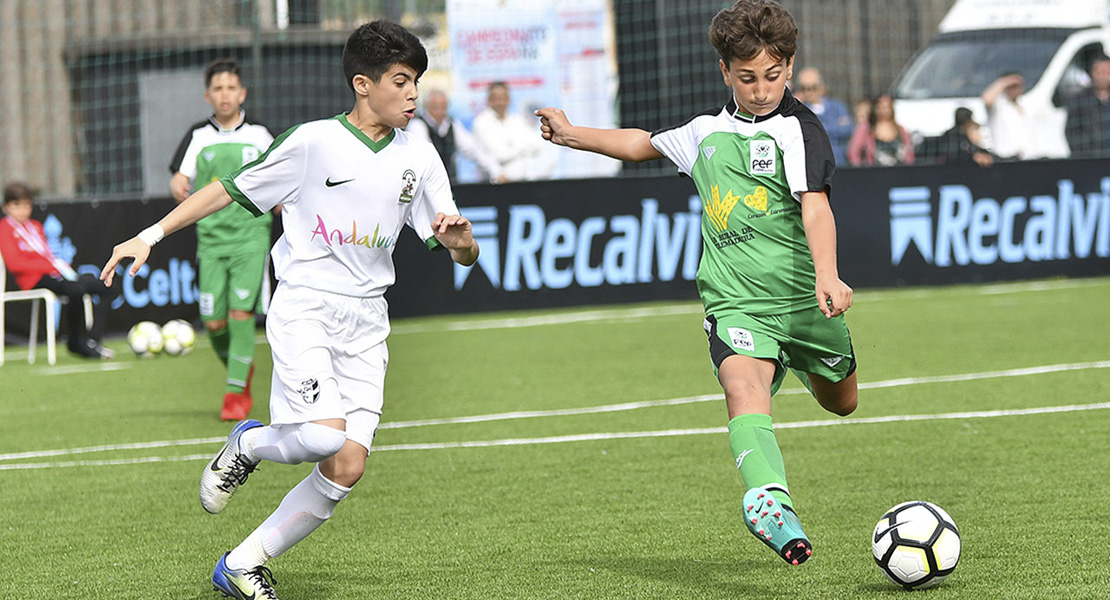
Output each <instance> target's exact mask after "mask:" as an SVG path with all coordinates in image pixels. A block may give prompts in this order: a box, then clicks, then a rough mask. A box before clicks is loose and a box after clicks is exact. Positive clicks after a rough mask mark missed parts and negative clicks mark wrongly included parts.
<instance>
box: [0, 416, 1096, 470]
mask: <svg viewBox="0 0 1110 600" xmlns="http://www.w3.org/2000/svg"><path fill="white" fill-rule="evenodd" d="M1105 409H1110V402H1101V403H1097V404H1077V405H1072V406H1046V407H1041V408H1025V409H1011V410H984V411H974V412H958V413H944V414H937V415H890V416H886V417H869V418H862V419H839V420H833V419H829V420H824V421H796V422H793V423H778V424H776V425H775V428H776V429H805V428H811V427H830V426H835V425H863V424H873V423H900V422H908V421H943V420H950V419H989V418H997V417H1013V416H1026V415H1042V414H1052V413H1065V412H1084V411H1092V410H1105ZM727 432H728V427H706V428H701V429H668V430H662V431H621V432H611V433H582V434H577V435H561V436H552V437H542V438H508V439H500V440H479V441H471V442H433V443H425V444H393V445H382V446H375V447H374V452H389V451H396V450H447V449H453V448H493V447H498V446H535V445H539V444H561V443H568V442H590V441H600V440H621V439H637V438H658V437H677V436H687V435H707V434H723V433H727ZM222 439H223V438H217V439H216V441H220V440H222ZM211 458H212V456H211V454H192V455H188V456H145V457H140V458H120V459H112V460H78V461H68V462H56V463H15V464H7V465H0V471H16V470H28V469H61V468H67V467H96V466H112V465H133V464H144V463H156V462H186V461H190V462H191V461H201V460H210V459H211Z"/></svg>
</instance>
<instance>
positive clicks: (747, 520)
mask: <svg viewBox="0 0 1110 600" xmlns="http://www.w3.org/2000/svg"><path fill="white" fill-rule="evenodd" d="M744 524H745V525H747V526H748V529H749V530H750V531H751V532H752V534H753V535H755V537H757V538H759V541H761V542H763V543H764V544H767V545H768V546H770V547H771V549H772V550H774V551H775V552H777V553H778V555H779V556H781V557H782V559H783V560H785V561H786V562H788V563H790V564H792V565H800V564H802V563H804V562H805V561H806V559H808V558H809V557H810V556H811V555H812V554H813V544H811V543H810V541H809V538H807V537H806V534H805V532H803V531H802V523H801V521H799V520H798V515H797V514H795V512H794V510H793V509H792V508H790V507H788V506H783V505H780V504H779V502H778V501H777V500H775V497H774V496H772V495H771V493H770V492H768V491H767V490H766V489H764V488H752V489H750V490H748V491H747V493H746V494H744Z"/></svg>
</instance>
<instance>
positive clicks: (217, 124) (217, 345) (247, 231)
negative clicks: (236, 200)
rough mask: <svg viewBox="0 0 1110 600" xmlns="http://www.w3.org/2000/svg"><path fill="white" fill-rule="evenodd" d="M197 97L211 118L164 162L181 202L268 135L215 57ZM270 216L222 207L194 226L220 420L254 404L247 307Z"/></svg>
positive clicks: (260, 274)
mask: <svg viewBox="0 0 1110 600" xmlns="http://www.w3.org/2000/svg"><path fill="white" fill-rule="evenodd" d="M204 87H205V90H204V99H205V100H206V101H207V102H208V103H209V104H211V105H212V115H211V116H210V117H208V118H207V119H205V120H204V121H201V122H199V123H197V124H195V125H193V126H192V127H190V128H189V131H188V132H187V133H186V134H185V137H184V138H183V139H182V140H181V144H180V145H178V147H177V152H175V153H174V156H173V160H172V162H171V163H170V172H171V173H173V178H172V179H170V193H172V194H173V199H174V200H175V201H176V202H178V203H181V202H184V201H185V199H186V198H187V197H188V196H189V194H190V191H191V190H192V189H194V188H195V189H200V188H202V187H204V186H206V185H208V184H209V183H211V182H213V181H217V180H218V179H219V178H220V177H223V176H224V175H227V174H228V173H232V172H234V171H236V170H238V169H239V168H240V167H242V166H243V165H245V164H247V163H249V162H251V161H253V160H254V159H256V158H258V156H259V155H261V154H262V153H263V152H265V151H266V148H268V147H269V146H270V143H271V142H273V141H274V137H273V136H272V135H271V134H270V130H269V129H267V128H266V126H265V125H262V124H260V123H258V122H255V121H251V120H248V119H247V115H246V112H245V111H244V110H243V102H245V101H246V99H247V88H246V87H244V86H243V82H242V79H241V77H240V74H239V65H238V64H237V63H236V62H235V61H234V60H233V59H230V58H224V59H218V60H216V61H214V62H212V63H211V64H210V65H208V68H207V69H205V71H204ZM271 221H272V216H271V215H270V214H269V213H266V214H264V215H262V216H261V217H260V218H258V219H255V218H254V215H252V214H251V213H250V211H248V210H247V209H246V208H243V207H242V206H239V205H234V206H228V207H227V208H224V209H223V210H221V211H219V212H217V213H215V214H213V215H211V216H209V217H206V218H205V219H204V220H202V221H201V222H200V223H198V224H197V270H198V271H199V280H198V282H197V283H198V288H199V291H200V299H199V302H198V304H199V305H200V318H201V320H202V321H204V328H205V330H206V331H207V332H208V338H209V339H210V340H211V341H212V350H214V351H215V352H216V356H217V357H218V358H219V359H220V362H222V363H223V364H224V366H225V367H226V369H227V372H226V378H225V384H224V400H223V407H222V408H221V409H220V418H221V419H224V420H230V421H237V420H239V419H245V418H246V417H247V414H248V413H249V412H250V409H251V406H252V404H253V400H252V399H251V393H250V380H251V376H252V375H253V373H254V330H255V320H254V309H255V306H256V305H257V304H258V301H259V296H260V295H261V293H262V283H263V279H264V278H265V277H267V275H268V273H267V267H266V255H267V253H268V252H269V251H270V228H271V226H270V224H271Z"/></svg>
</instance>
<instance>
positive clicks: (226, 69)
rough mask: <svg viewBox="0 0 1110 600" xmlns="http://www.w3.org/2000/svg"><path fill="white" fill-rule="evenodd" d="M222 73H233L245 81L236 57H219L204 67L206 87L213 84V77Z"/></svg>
mask: <svg viewBox="0 0 1110 600" xmlns="http://www.w3.org/2000/svg"><path fill="white" fill-rule="evenodd" d="M220 73H231V74H232V75H234V76H236V77H238V78H239V81H240V82H242V81H243V75H242V74H241V73H240V72H239V63H238V62H236V61H235V59H234V58H217V59H216V60H214V61H212V62H211V63H209V64H208V66H207V67H206V68H205V69H204V87H208V86H210V85H212V78H213V77H215V76H216V75H219V74H220Z"/></svg>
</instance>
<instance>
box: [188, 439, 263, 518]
mask: <svg viewBox="0 0 1110 600" xmlns="http://www.w3.org/2000/svg"><path fill="white" fill-rule="evenodd" d="M255 427H262V423H261V422H259V421H256V420H254V419H247V420H246V421H240V422H239V423H238V424H237V425H235V427H234V428H233V429H232V430H231V433H229V434H228V436H227V443H225V444H224V447H223V448H220V452H219V454H217V455H216V457H215V458H213V459H212V460H211V461H210V462H209V463H208V465H207V466H205V467H204V472H203V473H201V475H200V505H201V506H203V507H204V510H206V511H208V512H210V513H212V514H216V513H218V512H220V511H221V510H223V509H224V507H226V506H227V503H228V502H229V501H230V500H231V495H232V494H234V493H235V490H237V489H239V486H240V485H243V483H244V482H246V481H247V476H248V475H250V474H251V472H253V471H254V468H255V467H257V466H258V462H259V461H257V460H251V459H250V458H248V457H247V455H246V454H244V453H243V452H242V451H241V449H240V447H239V439H240V438H241V437H242V436H243V433H244V432H246V431H248V430H250V429H254V428H255Z"/></svg>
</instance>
